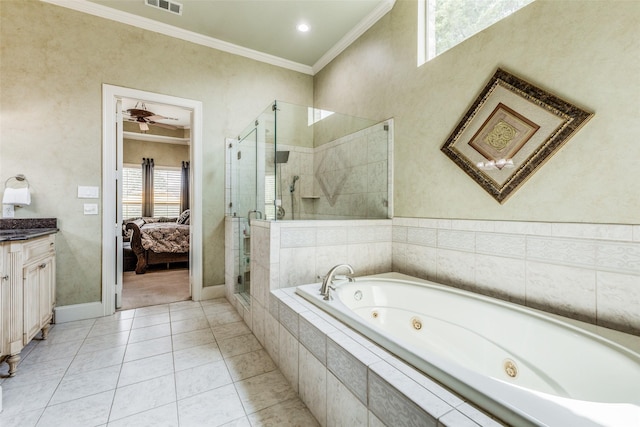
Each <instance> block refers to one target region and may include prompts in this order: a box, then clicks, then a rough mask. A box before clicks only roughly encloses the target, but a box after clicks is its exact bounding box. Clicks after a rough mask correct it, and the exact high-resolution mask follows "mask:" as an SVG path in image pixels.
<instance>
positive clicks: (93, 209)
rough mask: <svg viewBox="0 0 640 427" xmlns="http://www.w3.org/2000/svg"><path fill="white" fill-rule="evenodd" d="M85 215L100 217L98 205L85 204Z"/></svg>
mask: <svg viewBox="0 0 640 427" xmlns="http://www.w3.org/2000/svg"><path fill="white" fill-rule="evenodd" d="M84 214H85V215H98V205H97V204H96V203H85V204H84Z"/></svg>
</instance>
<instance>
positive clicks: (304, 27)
mask: <svg viewBox="0 0 640 427" xmlns="http://www.w3.org/2000/svg"><path fill="white" fill-rule="evenodd" d="M296 28H297V29H298V31H300V32H301V33H306V32H307V31H309V30H310V28H309V26H308V25H307V24H298V26H297V27H296Z"/></svg>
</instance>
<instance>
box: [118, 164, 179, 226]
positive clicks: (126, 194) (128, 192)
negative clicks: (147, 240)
mask: <svg viewBox="0 0 640 427" xmlns="http://www.w3.org/2000/svg"><path fill="white" fill-rule="evenodd" d="M180 182H181V172H180V168H170V167H162V166H156V167H155V168H154V169H153V202H154V204H153V216H156V217H158V216H165V217H174V216H178V215H180ZM139 216H142V168H141V167H140V166H139V165H125V166H124V167H123V168H122V217H123V218H135V217H139Z"/></svg>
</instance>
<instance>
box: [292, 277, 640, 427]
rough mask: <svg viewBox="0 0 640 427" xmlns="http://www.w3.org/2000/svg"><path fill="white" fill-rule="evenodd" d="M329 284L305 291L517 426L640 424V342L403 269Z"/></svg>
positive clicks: (301, 292)
mask: <svg viewBox="0 0 640 427" xmlns="http://www.w3.org/2000/svg"><path fill="white" fill-rule="evenodd" d="M319 288H320V285H319V284H317V283H314V284H310V285H303V286H298V287H297V289H296V293H297V294H299V295H301V296H302V297H304V298H305V299H307V300H309V301H310V302H312V303H313V304H315V305H317V306H319V307H320V308H322V309H323V310H325V311H327V312H329V313H330V314H332V315H333V316H335V317H337V318H338V319H339V320H341V321H343V322H345V323H347V324H348V325H349V326H351V327H352V328H353V329H355V330H357V331H359V332H360V333H362V334H364V335H365V336H367V337H368V338H370V339H372V340H373V341H375V342H377V343H378V344H379V345H381V346H382V347H384V348H386V349H387V350H389V351H390V352H391V353H394V354H395V355H397V356H398V357H400V358H402V359H404V360H405V361H406V362H408V363H410V364H411V365H413V366H415V367H416V368H417V369H419V370H421V371H422V372H424V373H425V374H427V375H428V376H430V377H432V378H434V379H436V380H438V381H440V382H442V383H443V384H444V385H446V386H448V387H450V388H451V389H453V390H454V391H456V392H457V393H459V394H460V395H461V396H463V397H464V398H466V399H468V400H469V401H471V402H474V403H475V404H477V405H478V406H479V407H481V408H483V409H485V410H486V411H488V412H489V413H491V414H494V415H495V416H497V417H498V418H500V419H502V420H503V421H505V422H507V423H510V424H513V425H517V426H521V425H540V426H560V427H571V426H580V427H583V426H584V427H586V426H635V427H638V426H640V350H639V349H640V337H637V336H633V335H628V334H623V333H622V332H617V331H612V330H607V329H604V328H598V327H595V326H594V325H589V324H587V323H583V322H578V321H575V320H572V319H566V318H562V317H560V316H555V315H551V314H547V313H544V312H540V311H537V310H533V309H528V308H526V307H523V306H520V305H516V304H511V303H508V302H505V301H501V300H498V299H494V298H489V297H485V296H482V295H478V294H474V293H471V292H466V291H463V290H459V289H456V288H451V287H448V286H443V285H439V284H437V283H434V282H429V281H425V280H421V279H416V278H413V277H410V276H406V275H402V274H398V273H386V274H381V275H376V276H368V277H359V278H356V281H355V282H353V283H344V284H341V285H339V286H338V288H337V289H336V290H335V291H333V292H332V296H333V300H331V301H324V300H323V299H322V296H320V295H319ZM603 335H608V336H609V338H605V337H604V336H603ZM612 337H613V338H612ZM619 339H624V342H625V343H627V345H629V347H633V348H634V349H635V351H634V350H631V349H630V348H628V347H625V346H623V345H621V344H619V343H617V342H616V341H619Z"/></svg>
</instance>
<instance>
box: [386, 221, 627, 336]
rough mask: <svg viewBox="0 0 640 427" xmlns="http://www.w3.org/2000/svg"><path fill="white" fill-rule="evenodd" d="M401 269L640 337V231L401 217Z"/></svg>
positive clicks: (397, 267) (397, 247)
mask: <svg viewBox="0 0 640 427" xmlns="http://www.w3.org/2000/svg"><path fill="white" fill-rule="evenodd" d="M393 271H395V272H399V273H405V274H408V275H410V276H416V277H419V278H422V279H428V280H433V281H435V282H438V283H443V284H447V285H452V286H456V287H459V288H463V289H466V290H470V291H473V292H478V293H482V294H486V295H489V296H494V297H497V298H501V299H505V300H508V301H511V302H515V303H518V304H522V305H526V306H528V307H532V308H536V309H540V310H543V311H548V312H551V313H555V314H560V315H563V316H566V317H570V318H574V319H578V320H582V321H585V322H588V323H594V324H597V325H600V326H604V327H608V328H612V329H618V330H621V331H623V332H628V333H632V334H635V335H639V334H640V226H638V225H615V224H614V225H610V224H568V223H540V222H517V221H470V220H442V219H413V218H394V220H393Z"/></svg>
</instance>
